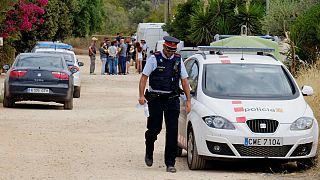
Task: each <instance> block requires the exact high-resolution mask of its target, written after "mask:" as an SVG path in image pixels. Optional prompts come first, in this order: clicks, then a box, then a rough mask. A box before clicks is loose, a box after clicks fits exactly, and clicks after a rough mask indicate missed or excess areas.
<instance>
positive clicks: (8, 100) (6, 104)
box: [3, 91, 15, 108]
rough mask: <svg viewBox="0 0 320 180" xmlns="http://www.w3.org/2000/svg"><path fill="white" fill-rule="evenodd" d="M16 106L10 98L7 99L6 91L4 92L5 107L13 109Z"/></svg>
mask: <svg viewBox="0 0 320 180" xmlns="http://www.w3.org/2000/svg"><path fill="white" fill-rule="evenodd" d="M14 104H15V102H14V100H13V99H12V98H10V97H6V91H4V97H3V107H6V108H12V107H13V106H14Z"/></svg>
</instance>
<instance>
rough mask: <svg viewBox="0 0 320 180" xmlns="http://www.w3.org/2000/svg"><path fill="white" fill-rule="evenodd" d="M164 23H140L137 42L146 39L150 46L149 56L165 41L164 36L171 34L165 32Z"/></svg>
mask: <svg viewBox="0 0 320 180" xmlns="http://www.w3.org/2000/svg"><path fill="white" fill-rule="evenodd" d="M163 25H164V23H139V25H138V29H137V40H138V42H140V41H141V40H142V39H144V40H145V41H146V43H147V45H148V47H149V48H148V56H149V55H150V51H151V50H155V46H156V43H157V42H158V41H159V40H162V39H163V36H168V35H169V34H168V33H167V32H165V31H163V29H162V26H163Z"/></svg>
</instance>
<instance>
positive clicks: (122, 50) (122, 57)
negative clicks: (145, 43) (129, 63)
mask: <svg viewBox="0 0 320 180" xmlns="http://www.w3.org/2000/svg"><path fill="white" fill-rule="evenodd" d="M119 48H120V52H119V64H120V68H121V72H120V74H122V75H126V71H127V68H126V57H127V44H125V43H124V39H123V38H122V39H120V46H119Z"/></svg>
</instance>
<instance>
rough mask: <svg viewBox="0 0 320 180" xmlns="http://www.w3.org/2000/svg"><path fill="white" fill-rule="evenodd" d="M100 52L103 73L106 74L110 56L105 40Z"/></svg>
mask: <svg viewBox="0 0 320 180" xmlns="http://www.w3.org/2000/svg"><path fill="white" fill-rule="evenodd" d="M99 52H100V59H101V75H105V68H106V63H107V58H108V56H107V52H108V50H107V48H106V43H105V42H101V44H100V48H99Z"/></svg>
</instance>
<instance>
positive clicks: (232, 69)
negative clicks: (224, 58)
mask: <svg viewBox="0 0 320 180" xmlns="http://www.w3.org/2000/svg"><path fill="white" fill-rule="evenodd" d="M203 80H204V82H203V85H204V86H203V87H204V92H205V93H206V94H207V95H209V96H212V97H223V98H235V97H237V98H268V99H277V98H285V97H287V98H288V97H292V96H294V95H295V94H296V92H297V90H296V87H295V85H294V83H293V81H292V79H291V78H290V76H289V75H288V72H287V71H285V69H284V68H283V67H282V66H280V65H260V64H259V65H258V64H207V65H205V72H204V79H203Z"/></svg>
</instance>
